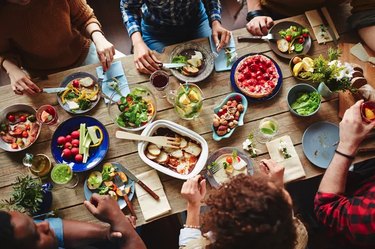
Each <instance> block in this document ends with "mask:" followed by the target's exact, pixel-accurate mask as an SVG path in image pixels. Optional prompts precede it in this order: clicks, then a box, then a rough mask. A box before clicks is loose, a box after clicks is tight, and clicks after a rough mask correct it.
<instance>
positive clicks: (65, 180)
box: [51, 163, 79, 188]
mask: <svg viewBox="0 0 375 249" xmlns="http://www.w3.org/2000/svg"><path fill="white" fill-rule="evenodd" d="M51 179H52V181H53V182H54V183H56V184H60V185H64V187H67V188H74V187H75V186H77V184H78V181H79V179H78V175H77V174H74V173H73V170H72V168H71V167H70V166H69V165H68V164H65V163H59V164H56V165H55V166H54V167H53V169H52V171H51Z"/></svg>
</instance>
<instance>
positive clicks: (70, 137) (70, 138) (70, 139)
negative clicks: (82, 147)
mask: <svg viewBox="0 0 375 249" xmlns="http://www.w3.org/2000/svg"><path fill="white" fill-rule="evenodd" d="M71 141H72V136H71V135H67V136H66V137H65V142H69V143H70V142H71Z"/></svg>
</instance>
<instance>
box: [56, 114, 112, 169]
mask: <svg viewBox="0 0 375 249" xmlns="http://www.w3.org/2000/svg"><path fill="white" fill-rule="evenodd" d="M108 148H109V136H108V132H107V130H106V128H105V127H104V125H103V124H102V123H100V122H99V121H98V120H96V119H95V118H92V117H88V116H76V117H73V118H70V119H67V120H66V121H64V122H62V123H61V124H60V125H59V126H58V127H57V129H56V131H55V133H54V134H53V136H52V141H51V151H52V156H53V158H54V159H55V161H56V162H57V163H65V164H68V165H69V166H70V167H72V169H73V171H74V172H83V171H86V170H89V169H92V168H94V167H95V166H97V165H98V164H99V163H100V162H101V161H102V160H103V159H104V157H105V155H106V154H107V151H108Z"/></svg>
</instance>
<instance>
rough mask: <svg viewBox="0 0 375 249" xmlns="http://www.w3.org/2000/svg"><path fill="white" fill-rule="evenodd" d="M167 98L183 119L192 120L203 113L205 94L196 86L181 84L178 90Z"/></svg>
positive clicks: (171, 92)
mask: <svg viewBox="0 0 375 249" xmlns="http://www.w3.org/2000/svg"><path fill="white" fill-rule="evenodd" d="M167 97H168V98H167V99H168V101H169V103H171V104H172V105H174V108H175V110H176V112H177V114H178V115H179V116H180V118H182V119H186V120H192V119H194V118H196V117H198V116H199V114H200V112H201V111H202V106H203V92H202V90H201V89H200V88H199V87H198V86H197V85H196V84H193V83H185V84H181V85H180V86H179V87H178V88H177V90H175V91H170V92H169V94H168V96H167Z"/></svg>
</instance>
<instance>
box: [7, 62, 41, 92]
mask: <svg viewBox="0 0 375 249" xmlns="http://www.w3.org/2000/svg"><path fill="white" fill-rule="evenodd" d="M6 62H8V61H6ZM4 67H5V63H4ZM6 71H7V73H8V75H9V78H10V84H11V86H12V89H13V91H14V92H15V93H16V94H18V95H22V94H23V93H24V92H26V93H28V94H30V95H35V94H36V93H39V92H41V89H40V88H39V87H38V86H37V85H36V84H35V83H34V82H32V81H31V79H30V76H29V75H28V74H27V73H26V72H25V71H23V70H22V69H20V68H19V67H18V66H16V65H14V64H13V63H11V62H9V64H7V66H6Z"/></svg>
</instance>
